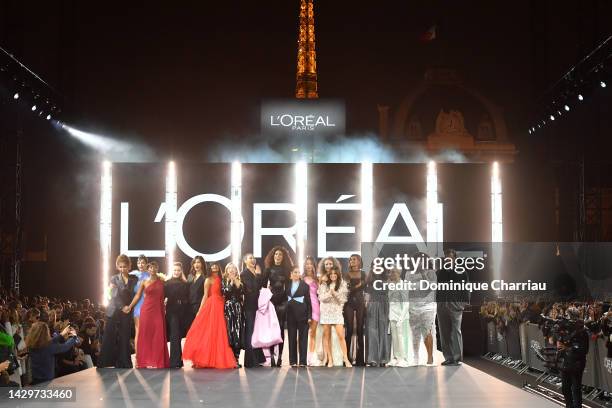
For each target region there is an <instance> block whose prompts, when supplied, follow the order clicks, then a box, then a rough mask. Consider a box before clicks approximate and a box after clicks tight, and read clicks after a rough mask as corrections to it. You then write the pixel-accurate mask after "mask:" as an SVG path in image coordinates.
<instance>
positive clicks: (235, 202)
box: [230, 161, 244, 269]
mask: <svg viewBox="0 0 612 408" xmlns="http://www.w3.org/2000/svg"><path fill="white" fill-rule="evenodd" d="M230 194H231V201H232V211H231V213H230V217H231V230H230V242H231V246H232V262H233V263H234V265H236V268H238V269H240V266H239V265H240V256H241V249H242V248H241V246H242V245H241V244H242V231H243V228H244V227H243V225H242V164H241V163H240V162H239V161H235V162H233V163H232V176H231V186H230Z"/></svg>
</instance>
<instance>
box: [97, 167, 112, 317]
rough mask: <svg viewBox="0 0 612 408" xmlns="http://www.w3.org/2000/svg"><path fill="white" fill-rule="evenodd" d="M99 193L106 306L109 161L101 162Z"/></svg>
mask: <svg viewBox="0 0 612 408" xmlns="http://www.w3.org/2000/svg"><path fill="white" fill-rule="evenodd" d="M101 190H102V191H101V194H100V256H101V258H102V304H103V305H104V306H108V300H109V299H108V296H107V291H108V277H109V276H108V275H109V273H110V252H111V238H112V224H111V223H112V220H113V178H112V172H111V163H110V162H109V161H107V160H105V161H104V162H103V163H102V177H101Z"/></svg>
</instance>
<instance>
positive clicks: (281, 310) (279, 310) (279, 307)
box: [270, 301, 287, 365]
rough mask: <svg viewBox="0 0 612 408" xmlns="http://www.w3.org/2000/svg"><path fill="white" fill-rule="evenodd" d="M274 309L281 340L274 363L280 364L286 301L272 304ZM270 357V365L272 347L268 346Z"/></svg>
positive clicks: (272, 353)
mask: <svg viewBox="0 0 612 408" xmlns="http://www.w3.org/2000/svg"><path fill="white" fill-rule="evenodd" d="M274 310H276V317H277V318H278V324H279V325H280V330H281V338H282V339H283V342H282V343H280V344H279V345H278V358H277V359H276V364H277V365H281V363H282V359H283V345H284V344H285V328H286V321H287V302H286V301H285V302H283V303H279V304H275V305H274ZM270 356H271V357H270V358H271V361H272V365H274V362H275V360H274V347H270Z"/></svg>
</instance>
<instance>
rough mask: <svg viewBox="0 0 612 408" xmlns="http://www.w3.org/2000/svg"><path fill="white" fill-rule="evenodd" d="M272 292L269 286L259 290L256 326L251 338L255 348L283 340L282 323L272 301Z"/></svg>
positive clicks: (268, 345)
mask: <svg viewBox="0 0 612 408" xmlns="http://www.w3.org/2000/svg"><path fill="white" fill-rule="evenodd" d="M271 299H272V292H271V291H270V289H268V288H263V289H261V290H260V291H259V299H258V302H257V304H258V307H257V312H256V314H255V326H254V328H253V336H252V338H251V346H252V347H253V348H269V347H273V346H275V345H277V344H280V343H282V342H283V337H282V336H281V330H280V324H279V323H278V318H277V317H276V310H275V309H274V304H272V302H271V301H270V300H271Z"/></svg>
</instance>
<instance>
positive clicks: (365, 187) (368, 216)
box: [361, 161, 374, 242]
mask: <svg viewBox="0 0 612 408" xmlns="http://www.w3.org/2000/svg"><path fill="white" fill-rule="evenodd" d="M373 204H374V179H373V167H372V162H370V161H363V162H361V242H372V229H373V226H372V221H373V210H372V207H373Z"/></svg>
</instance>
